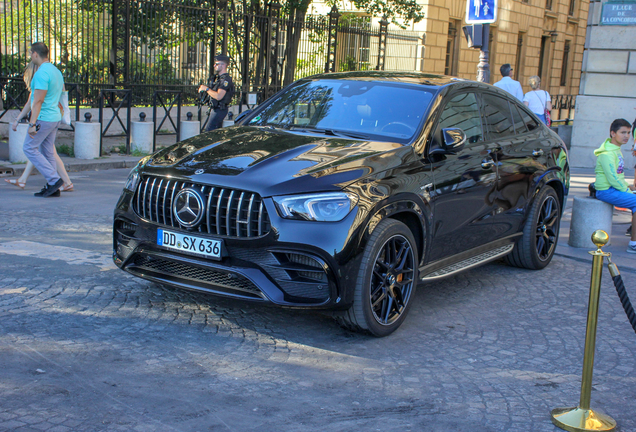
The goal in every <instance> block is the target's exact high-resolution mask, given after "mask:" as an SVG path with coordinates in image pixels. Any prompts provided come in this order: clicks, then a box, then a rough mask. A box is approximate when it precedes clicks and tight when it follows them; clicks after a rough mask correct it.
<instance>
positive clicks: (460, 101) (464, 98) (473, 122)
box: [434, 93, 483, 145]
mask: <svg viewBox="0 0 636 432" xmlns="http://www.w3.org/2000/svg"><path fill="white" fill-rule="evenodd" d="M444 128H460V129H461V130H463V131H464V133H465V134H466V141H467V142H468V143H476V142H479V141H482V140H483V132H482V128H481V117H480V115H479V105H478V103H477V97H476V96H475V93H461V94H458V95H456V96H453V98H452V99H451V100H450V101H448V103H447V104H446V106H445V107H444V111H442V116H441V117H440V119H439V123H438V125H437V129H436V130H435V136H434V140H435V141H436V142H437V144H438V145H440V144H441V142H442V129H444Z"/></svg>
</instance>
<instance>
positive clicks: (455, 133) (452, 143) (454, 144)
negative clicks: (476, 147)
mask: <svg viewBox="0 0 636 432" xmlns="http://www.w3.org/2000/svg"><path fill="white" fill-rule="evenodd" d="M442 138H443V139H444V144H443V147H444V151H445V153H449V154H455V153H457V152H460V151H461V150H462V149H463V148H464V146H465V145H466V134H465V133H464V131H463V130H461V129H460V128H444V129H442Z"/></svg>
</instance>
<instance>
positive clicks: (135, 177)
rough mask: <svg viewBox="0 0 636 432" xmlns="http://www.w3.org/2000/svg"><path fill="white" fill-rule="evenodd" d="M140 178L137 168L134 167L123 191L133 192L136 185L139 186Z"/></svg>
mask: <svg viewBox="0 0 636 432" xmlns="http://www.w3.org/2000/svg"><path fill="white" fill-rule="evenodd" d="M140 178H141V176H140V175H139V171H137V167H135V168H134V169H133V170H132V171H131V172H130V174H129V175H128V179H127V180H126V186H124V189H126V190H129V191H131V192H134V191H135V190H136V189H137V185H139V179H140Z"/></svg>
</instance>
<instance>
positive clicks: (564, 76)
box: [560, 40, 570, 86]
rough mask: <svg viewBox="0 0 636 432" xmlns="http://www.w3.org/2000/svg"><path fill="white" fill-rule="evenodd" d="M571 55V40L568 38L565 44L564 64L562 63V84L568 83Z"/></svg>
mask: <svg viewBox="0 0 636 432" xmlns="http://www.w3.org/2000/svg"><path fill="white" fill-rule="evenodd" d="M569 57H570V41H569V40H566V41H565V45H564V46H563V64H562V65H561V84H560V85H562V86H565V85H567V81H568V59H569Z"/></svg>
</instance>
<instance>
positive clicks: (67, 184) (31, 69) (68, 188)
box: [5, 61, 73, 192]
mask: <svg viewBox="0 0 636 432" xmlns="http://www.w3.org/2000/svg"><path fill="white" fill-rule="evenodd" d="M36 70H37V66H36V65H35V63H33V62H32V61H31V62H29V64H28V65H27V67H26V69H25V70H24V74H23V79H24V84H25V85H26V88H27V90H28V91H29V98H28V100H29V101H30V100H31V96H32V95H31V93H32V90H31V80H32V79H33V75H34V74H35V71H36ZM29 111H31V105H30V103H29V104H25V105H24V108H22V111H21V112H20V114H18V116H17V117H16V118H15V120H14V122H13V124H12V125H11V128H12V129H13V130H14V131H16V130H18V123H19V121H20V119H22V118H25V117H27V116H28V113H29ZM53 151H54V152H55V167H56V169H57V173H58V174H59V175H60V177H61V178H62V180H63V181H64V184H63V185H62V187H61V188H60V190H61V191H62V192H72V191H73V183H71V179H70V178H69V176H68V173H67V172H66V168H65V167H64V162H62V159H60V156H59V155H58V154H57V150H56V149H55V146H53ZM33 168H34V166H33V163H32V162H31V161H28V162H27V164H26V167H25V168H24V172H23V173H22V175H21V176H20V177H19V178H17V179H10V180H9V179H5V181H6V182H7V183H9V184H11V185H13V186H17V187H19V188H20V189H24V188H25V186H26V182H27V179H28V178H29V176H30V175H31V173H32V172H33Z"/></svg>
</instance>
